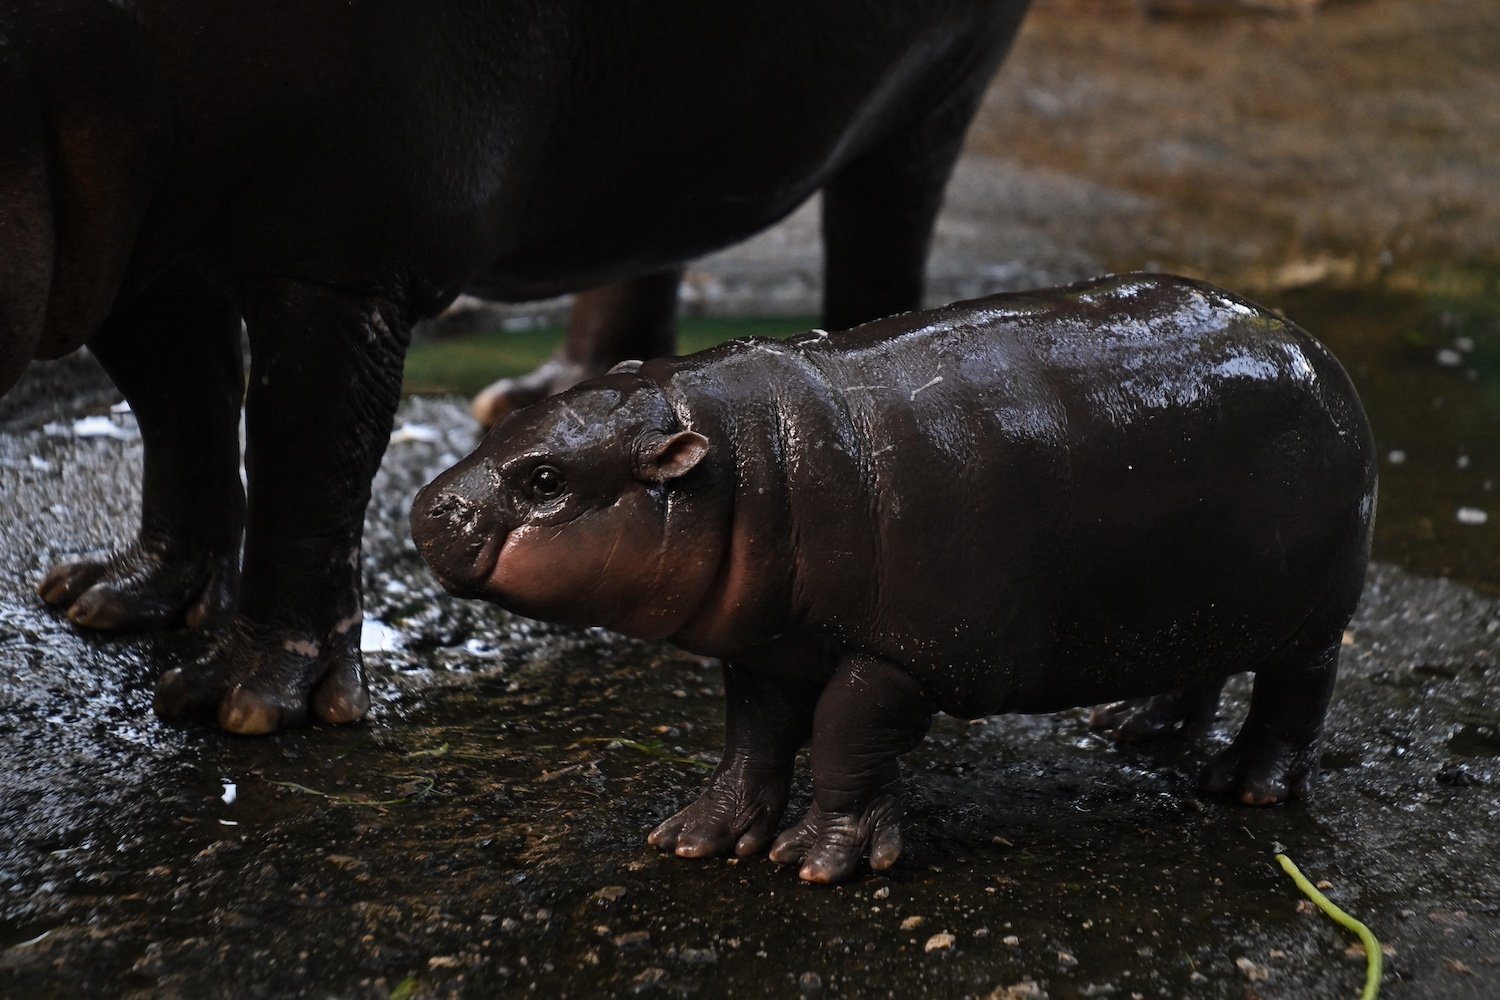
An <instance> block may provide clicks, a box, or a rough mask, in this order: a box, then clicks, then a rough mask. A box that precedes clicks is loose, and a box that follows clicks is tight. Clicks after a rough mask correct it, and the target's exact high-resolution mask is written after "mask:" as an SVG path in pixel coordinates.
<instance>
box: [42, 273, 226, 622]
mask: <svg viewBox="0 0 1500 1000" xmlns="http://www.w3.org/2000/svg"><path fill="white" fill-rule="evenodd" d="M89 348H90V350H91V351H93V353H94V356H95V357H97V358H98V359H99V362H100V363H101V364H102V365H103V366H104V369H105V371H107V372H108V373H109V376H110V378H112V379H113V380H114V383H115V385H116V386H117V387H118V388H119V390H120V392H121V393H123V394H124V396H125V399H126V401H127V402H129V403H130V408H131V410H132V411H134V413H135V416H136V420H137V421H138V423H139V424H140V429H141V438H142V442H143V444H144V445H145V451H146V455H145V468H144V472H143V475H142V483H141V522H140V530H139V532H138V533H137V535H136V538H135V540H134V541H133V542H131V543H130V544H128V545H126V546H125V547H123V548H121V549H120V550H118V551H116V552H114V553H110V554H98V555H95V556H90V557H88V558H84V559H79V560H75V561H72V562H64V563H59V564H58V565H56V566H54V567H53V568H52V570H51V571H50V572H49V573H47V575H46V576H45V577H44V578H43V579H42V581H41V583H39V584H38V585H37V593H38V594H40V595H41V597H42V599H43V600H44V601H46V602H47V603H48V604H51V605H53V606H54V607H58V608H62V609H64V610H66V612H67V614H68V617H69V618H71V619H72V620H73V621H74V622H75V623H77V624H78V625H81V626H84V627H85V628H94V629H145V628H161V627H166V626H170V625H175V624H178V623H179V622H185V623H186V624H187V625H189V626H190V627H193V628H218V627H221V626H223V625H225V624H226V623H227V622H228V620H229V616H230V613H231V612H232V611H233V608H234V601H235V594H236V591H237V590H238V586H239V570H240V567H239V557H240V532H241V529H242V528H243V525H244V516H245V496H244V490H243V489H242V488H241V486H240V442H239V412H240V401H241V399H242V398H243V397H244V391H245V382H244V374H243V369H242V365H241V359H240V317H239V313H238V312H237V311H236V310H235V308H234V307H233V306H232V305H231V304H230V302H229V300H228V299H227V298H226V297H225V296H224V295H223V293H221V292H220V291H218V290H217V289H215V288H212V287H211V286H209V285H208V284H207V283H206V282H205V281H203V280H202V279H201V278H200V277H198V276H197V275H196V274H193V273H191V272H188V271H186V270H185V269H178V270H177V271H174V272H172V273H170V274H168V275H165V276H163V278H161V279H159V280H157V281H156V282H155V283H154V284H153V286H152V287H151V288H150V289H148V290H147V292H146V293H145V294H144V295H143V296H142V297H140V298H138V299H137V300H136V301H135V302H133V303H132V304H131V305H130V306H129V307H128V308H126V309H125V310H124V311H122V312H121V313H119V314H117V315H115V316H114V317H112V318H111V319H110V320H109V322H108V323H107V324H106V325H105V327H104V328H103V330H101V332H100V333H99V334H98V335H97V336H96V337H95V338H94V339H93V340H92V341H90V343H89Z"/></svg>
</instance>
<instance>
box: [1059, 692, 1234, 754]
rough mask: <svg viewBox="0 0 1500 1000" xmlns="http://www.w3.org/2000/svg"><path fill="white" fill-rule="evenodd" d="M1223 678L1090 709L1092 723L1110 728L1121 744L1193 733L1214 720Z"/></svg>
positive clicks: (1092, 724)
mask: <svg viewBox="0 0 1500 1000" xmlns="http://www.w3.org/2000/svg"><path fill="white" fill-rule="evenodd" d="M1223 686H1224V682H1223V681H1213V682H1211V683H1209V684H1204V685H1199V686H1196V687H1185V688H1179V689H1178V690H1176V691H1168V692H1166V693H1165V694H1158V695H1153V696H1151V697H1149V698H1132V699H1130V700H1129V701H1117V702H1115V703H1113V704H1111V705H1100V706H1097V707H1096V708H1093V709H1091V710H1090V711H1089V725H1090V726H1092V727H1093V728H1095V729H1104V730H1108V731H1109V733H1110V735H1112V736H1113V737H1114V738H1115V739H1116V740H1119V741H1120V742H1121V743H1138V742H1141V741H1143V740H1151V739H1156V738H1158V737H1161V736H1168V735H1171V734H1173V733H1177V732H1184V733H1186V732H1193V731H1195V730H1198V729H1202V728H1205V727H1207V726H1208V725H1209V723H1211V722H1213V718H1214V713H1215V712H1216V711H1217V710H1218V707H1219V692H1220V691H1221V690H1222V688H1223Z"/></svg>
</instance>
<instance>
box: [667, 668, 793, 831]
mask: <svg viewBox="0 0 1500 1000" xmlns="http://www.w3.org/2000/svg"><path fill="white" fill-rule="evenodd" d="M822 686H823V682H822V680H816V681H805V680H794V679H791V678H788V677H784V676H779V675H775V674H766V673H761V672H758V671H751V670H748V669H747V668H745V667H743V666H736V665H735V664H732V663H726V664H724V702H725V719H724V756H723V757H722V758H721V759H720V760H719V766H718V768H717V769H716V770H715V771H714V775H713V777H712V778H710V779H709V783H708V788H706V789H705V790H704V791H703V794H702V795H700V796H698V801H696V802H694V803H693V804H692V805H690V806H688V807H687V808H686V809H683V810H682V811H681V812H679V813H677V814H676V815H675V816H673V817H671V818H670V819H668V820H667V821H666V822H664V823H662V824H661V825H660V826H658V827H657V828H656V829H655V830H652V831H651V834H650V836H648V837H647V838H646V840H647V842H648V843H649V844H651V845H652V846H653V847H659V848H661V849H662V850H666V851H673V852H674V853H676V854H677V856H678V857H683V858H705V857H712V856H715V855H720V854H728V853H729V852H730V851H731V850H732V851H733V852H734V853H735V854H736V855H738V856H740V857H748V856H750V855H752V854H758V853H760V852H761V851H763V850H765V849H766V846H767V845H768V844H770V842H771V838H772V836H774V835H775V833H776V827H777V825H778V824H779V823H780V822H781V814H782V813H783V812H784V811H785V810H786V800H787V792H788V789H789V788H790V786H791V780H792V764H793V762H794V761H795V760H796V757H797V751H798V750H799V749H801V748H802V745H803V744H804V743H806V742H807V737H808V734H809V733H810V732H811V731H812V720H813V709H814V708H815V706H816V705H817V703H818V692H819V691H820V690H821V688H822Z"/></svg>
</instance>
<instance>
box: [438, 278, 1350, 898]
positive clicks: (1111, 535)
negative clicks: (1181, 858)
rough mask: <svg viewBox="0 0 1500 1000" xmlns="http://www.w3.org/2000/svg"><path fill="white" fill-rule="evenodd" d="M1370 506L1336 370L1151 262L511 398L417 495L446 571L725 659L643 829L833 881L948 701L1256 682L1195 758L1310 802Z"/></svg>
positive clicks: (854, 863)
mask: <svg viewBox="0 0 1500 1000" xmlns="http://www.w3.org/2000/svg"><path fill="white" fill-rule="evenodd" d="M1374 505H1375V461H1374V448H1373V443H1372V441H1371V437H1370V429H1369V426H1368V424H1367V423H1366V421H1365V416H1364V412H1363V410H1362V409H1361V407H1360V404H1359V399H1358V397H1357V396H1356V395H1355V392H1354V388H1353V386H1351V385H1350V383H1349V380H1348V378H1347V377H1346V376H1345V374H1344V372H1343V370H1342V369H1341V368H1340V367H1339V365H1338V363H1337V362H1336V361H1335V360H1334V359H1333V358H1332V356H1330V355H1329V353H1328V352H1327V351H1326V350H1325V349H1324V348H1323V347H1322V346H1321V345H1320V344H1318V343H1317V341H1315V340H1313V339H1312V338H1311V337H1309V336H1308V335H1307V334H1305V333H1304V332H1302V331H1301V330H1299V329H1297V328H1296V327H1294V326H1292V325H1291V324H1289V323H1286V322H1285V321H1283V320H1281V319H1279V318H1278V317H1276V316H1275V315H1273V314H1271V313H1268V312H1266V311H1265V310H1262V309H1260V308H1258V307H1256V306H1253V305H1251V304H1250V303H1247V302H1245V301H1244V300H1242V299H1239V298H1237V297H1235V296H1233V295H1231V294H1229V293H1228V292H1224V291H1222V290H1219V289H1215V288H1211V287H1209V286H1206V285H1201V284H1199V283H1196V282H1192V281H1187V280H1184V279H1179V278H1172V277H1166V276H1159V275H1129V276H1126V277H1122V278H1111V279H1106V280H1102V281H1097V282H1092V283H1088V284H1084V285H1078V286H1073V287H1070V288H1063V289H1053V290H1048V291H1042V292H1035V293H1026V294H1019V295H1000V296H994V297H991V298H987V299H976V300H974V301H972V302H962V303H958V304H956V305H953V306H949V307H946V308H944V309H938V310H934V311H932V312H926V313H911V314H907V315H903V316H896V317H891V318H889V319H885V320H881V321H879V322H875V323H870V324H867V325H865V326H861V327H857V328H855V329H853V330H848V331H845V332H842V333H832V334H828V333H823V332H821V331H815V332H813V333H809V334H803V335H801V336H798V337H794V338H792V339H791V340H790V341H787V342H785V343H778V342H776V341H771V340H764V339H755V340H746V341H735V342H731V343H730V344H726V345H724V346H722V347H719V348H716V349H714V350H711V351H705V352H703V353H700V354H695V355H690V356H688V357H685V358H679V359H663V360H656V361H651V362H647V363H646V364H644V365H641V366H639V367H635V368H631V367H629V366H623V367H622V368H621V369H620V370H618V371H616V372H615V373H613V374H611V375H608V376H606V377H604V378H601V379H597V380H593V381H590V382H585V383H583V384H582V385H580V386H579V387H577V388H576V389H573V390H571V391H568V392H565V393H563V394H561V395H559V396H557V397H555V398H553V399H550V400H546V401H544V402H541V403H538V404H536V405H534V406H532V407H529V408H527V409H524V410H521V411H519V412H518V413H516V414H514V415H512V416H511V417H510V418H509V419H507V420H506V421H504V422H502V423H500V424H498V425H496V427H495V429H494V430H493V431H491V432H490V435H489V436H488V437H487V438H486V439H485V440H484V442H483V443H481V445H480V446H479V448H478V449H477V450H476V451H475V452H474V454H473V455H471V456H469V457H468V458H466V459H464V460H463V461H462V462H460V463H459V464H458V465H456V466H455V467H454V468H453V469H451V470H450V471H449V472H447V473H444V474H443V476H441V477H439V478H438V479H437V480H435V481H434V482H433V483H432V485H430V486H428V487H427V488H426V489H425V490H424V491H423V492H422V493H420V494H418V498H417V502H416V504H415V506H414V507H413V512H412V532H413V536H414V537H415V538H416V540H417V542H418V546H419V547H420V549H421V551H422V554H423V555H424V556H425V557H426V558H427V559H428V561H429V562H430V563H431V564H432V566H433V568H434V569H435V570H436V572H437V573H438V575H439V577H441V578H442V579H443V581H444V582H445V584H446V585H447V586H448V587H449V589H451V590H452V591H454V592H455V593H458V594H463V595H469V596H479V597H484V598H487V599H489V600H493V601H497V602H498V603H500V604H501V605H503V606H505V607H508V608H511V609H513V610H516V611H519V612H520V613H522V614H526V615H530V616H532V617H537V618H543V619H547V620H551V621H560V622H565V623H569V624H575V625H604V626H608V627H611V628H614V629H617V630H619V631H621V632H625V633H627V634H630V635H636V636H641V637H646V638H670V639H672V640H673V641H674V642H676V643H678V644H679V645H681V646H683V647H685V648H687V649H690V650H693V651H695V652H699V653H705V654H709V655H714V656H718V657H722V658H723V659H724V660H725V668H724V675H725V695H726V700H727V703H728V721H727V725H726V744H727V745H726V747H725V752H724V757H723V759H722V760H721V762H720V765H719V768H718V770H717V771H716V772H715V775H714V777H713V779H712V780H711V781H710V783H709V787H708V789H707V790H706V791H705V792H704V793H703V795H702V796H701V797H700V798H699V800H698V801H697V802H696V803H694V804H693V805H691V806H689V807H688V808H686V809H685V810H683V811H682V812H680V813H678V814H677V815H676V816H674V817H672V818H670V819H668V820H667V821H666V822H665V823H663V824H662V825H661V826H659V827H658V828H657V829H656V831H655V832H654V833H652V835H651V842H652V843H654V844H656V845H658V846H660V847H663V848H666V849H671V850H674V851H675V852H676V853H677V854H679V855H682V856H685V857H701V856H704V855H709V854H719V853H727V852H730V851H733V852H735V853H738V854H741V855H744V854H749V853H753V852H756V851H760V850H763V849H765V848H766V847H767V845H770V844H771V842H772V838H773V837H775V836H776V833H777V824H778V822H779V820H780V817H781V813H782V810H783V808H784V807H785V805H786V802H787V790H788V782H789V780H790V776H791V772H792V761H793V758H794V757H795V755H796V753H797V751H798V748H799V747H801V746H802V745H803V744H804V743H810V744H811V748H812V758H811V759H812V777H813V802H812V806H811V808H810V809H809V810H808V812H807V814H806V815H805V816H804V817H803V818H802V820H801V821H800V822H799V823H797V824H795V825H793V826H792V827H791V828H790V829H789V830H786V831H784V832H782V833H781V835H780V836H779V837H778V838H776V840H775V845H774V847H772V850H771V857H772V858H773V859H775V860H778V861H786V862H792V863H796V864H798V865H800V866H801V873H802V877H803V878H805V879H809V880H812V881H831V880H835V879H839V878H843V877H845V876H847V875H849V874H850V873H852V872H853V871H854V870H855V869H856V868H857V867H858V865H859V863H860V860H861V858H862V857H863V856H865V855H868V857H869V860H870V864H871V865H872V866H873V867H875V868H886V867H889V866H890V865H891V864H892V863H893V862H894V861H895V859H896V856H897V855H898V854H899V853H900V850H901V837H900V831H899V820H900V797H899V791H898V789H899V782H898V780H897V779H898V770H897V757H898V756H899V754H901V753H902V752H904V751H906V750H909V749H911V748H912V747H914V746H916V744H917V743H918V742H919V741H920V740H921V739H922V737H923V735H924V734H925V733H926V731H927V727H928V724H929V721H930V718H931V716H932V714H933V713H934V712H936V711H943V712H947V713H950V714H953V715H957V716H960V717H963V718H973V717H976V716H981V715H989V714H994V713H999V712H1046V711H1053V710H1056V709H1060V708H1066V707H1068V706H1072V705H1086V704H1096V703H1101V702H1110V701H1114V700H1116V699H1127V701H1126V703H1125V704H1123V705H1120V706H1115V707H1113V708H1111V709H1110V710H1108V712H1106V713H1104V714H1106V715H1108V716H1109V717H1110V721H1112V722H1115V723H1116V724H1117V725H1118V726H1119V727H1120V728H1121V729H1124V730H1126V731H1127V732H1134V733H1136V734H1140V733H1141V732H1143V731H1150V730H1161V729H1166V728H1169V727H1174V726H1176V725H1177V724H1178V723H1181V722H1186V721H1188V720H1189V719H1190V718H1191V717H1192V716H1194V715H1195V714H1201V713H1203V712H1209V713H1211V712H1212V711H1213V708H1214V706H1215V705H1216V704H1217V701H1218V694H1219V690H1220V688H1221V687H1222V685H1223V683H1224V679H1225V678H1226V677H1228V676H1229V675H1230V674H1234V673H1237V672H1239V671H1246V670H1249V671H1254V672H1255V673H1256V680H1255V689H1254V695H1253V697H1252V699H1251V705H1250V712H1249V716H1248V717H1247V719H1246V720H1245V723H1244V726H1243V727H1242V728H1241V730H1240V733H1239V735H1238V736H1237V737H1236V739H1235V740H1234V742H1233V743H1232V744H1231V745H1230V746H1229V747H1228V748H1227V749H1226V750H1225V751H1224V752H1223V753H1222V754H1220V755H1219V756H1218V757H1217V758H1216V759H1215V760H1214V761H1213V762H1212V763H1211V764H1210V765H1209V767H1208V771H1207V774H1206V776H1205V777H1206V783H1207V785H1208V786H1209V787H1210V788H1211V789H1214V790H1217V791H1223V792H1229V793H1231V794H1233V795H1235V796H1237V797H1239V798H1241V799H1242V800H1244V801H1246V802H1249V803H1254V804H1258V803H1269V802H1278V801H1281V800H1283V799H1285V798H1287V797H1288V796H1292V795H1299V794H1302V793H1304V792H1305V791H1306V790H1307V789H1308V787H1309V786H1310V784H1311V782H1312V779H1313V777H1314V775H1315V773H1316V771H1317V761H1318V747H1319V741H1320V738H1321V734H1322V726H1323V718H1324V714H1325V712H1326V709H1327V706H1328V700H1329V696H1330V693H1331V692H1332V690H1333V682H1334V672H1335V667H1336V664H1337V661H1338V655H1339V647H1340V640H1341V638H1342V635H1343V629H1344V626H1345V625H1346V624H1347V623H1348V621H1349V618H1350V615H1352V614H1353V611H1354V606H1355V603H1356V601H1357V600H1358V598H1359V594H1360V590H1361V588H1362V586H1363V582H1364V569H1365V563H1366V560H1367V558H1368V553H1369V545H1370V528H1371V522H1372V519H1373V516H1374Z"/></svg>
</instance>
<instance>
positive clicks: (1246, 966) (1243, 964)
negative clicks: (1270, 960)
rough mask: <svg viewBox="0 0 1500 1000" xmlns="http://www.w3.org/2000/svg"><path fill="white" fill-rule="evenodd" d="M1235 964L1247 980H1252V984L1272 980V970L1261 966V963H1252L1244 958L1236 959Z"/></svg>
mask: <svg viewBox="0 0 1500 1000" xmlns="http://www.w3.org/2000/svg"><path fill="white" fill-rule="evenodd" d="M1234 964H1235V966H1236V967H1237V968H1238V969H1239V970H1240V971H1241V972H1242V973H1244V974H1245V978H1246V979H1248V980H1250V981H1251V982H1252V983H1263V982H1265V981H1266V980H1267V979H1270V978H1271V970H1270V969H1268V968H1266V967H1265V966H1264V965H1261V964H1260V963H1259V962H1252V961H1251V960H1250V959H1248V958H1245V957H1244V956H1241V957H1239V958H1237V959H1235V960H1234Z"/></svg>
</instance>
